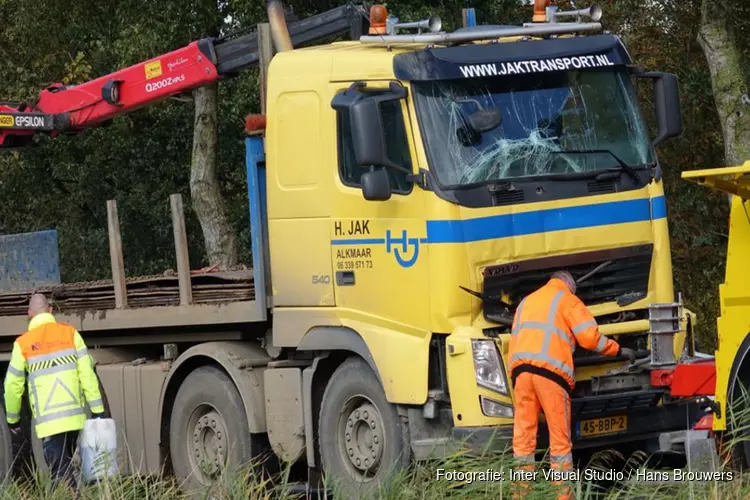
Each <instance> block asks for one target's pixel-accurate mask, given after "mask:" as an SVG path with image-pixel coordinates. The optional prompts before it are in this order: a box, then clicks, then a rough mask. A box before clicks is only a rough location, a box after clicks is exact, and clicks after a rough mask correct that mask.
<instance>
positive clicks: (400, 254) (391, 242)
mask: <svg viewBox="0 0 750 500" xmlns="http://www.w3.org/2000/svg"><path fill="white" fill-rule="evenodd" d="M397 245H400V247H399V246H397ZM410 247H411V248H412V249H413V250H412V251H413V252H414V254H413V255H412V256H411V258H410V259H406V258H404V256H406V255H408V254H409V248H410ZM391 250H393V255H394V256H395V257H396V261H397V262H398V263H399V265H400V266H401V267H411V266H413V265H414V263H415V262H417V258H418V257H419V238H407V237H406V229H404V230H403V231H401V237H400V238H393V237H391V230H390V229H387V230H386V232H385V251H386V252H387V253H391Z"/></svg>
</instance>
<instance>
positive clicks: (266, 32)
mask: <svg viewBox="0 0 750 500" xmlns="http://www.w3.org/2000/svg"><path fill="white" fill-rule="evenodd" d="M271 58H273V38H272V37H271V25H270V24H268V23H260V24H259V25H258V66H259V67H260V112H261V113H262V114H266V99H267V96H266V92H267V90H266V84H267V82H268V65H269V64H271Z"/></svg>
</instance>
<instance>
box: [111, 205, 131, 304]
mask: <svg viewBox="0 0 750 500" xmlns="http://www.w3.org/2000/svg"><path fill="white" fill-rule="evenodd" d="M107 230H108V231H109V259H110V262H111V265H112V284H113V286H114V289H115V307H116V308H117V309H124V308H126V307H128V291H127V288H126V286H125V263H124V261H123V258H122V239H121V238H120V218H119V217H118V215H117V201H116V200H107Z"/></svg>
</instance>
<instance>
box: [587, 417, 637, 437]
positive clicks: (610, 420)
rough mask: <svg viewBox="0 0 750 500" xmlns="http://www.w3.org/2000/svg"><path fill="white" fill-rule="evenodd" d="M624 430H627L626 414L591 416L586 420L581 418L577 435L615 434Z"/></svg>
mask: <svg viewBox="0 0 750 500" xmlns="http://www.w3.org/2000/svg"><path fill="white" fill-rule="evenodd" d="M626 430H628V417H627V416H626V415H618V416H616V417H604V418H591V419H588V420H581V421H580V422H579V423H578V435H579V436H580V437H591V436H603V435H605V434H616V433H618V432H624V431H626Z"/></svg>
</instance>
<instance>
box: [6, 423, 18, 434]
mask: <svg viewBox="0 0 750 500" xmlns="http://www.w3.org/2000/svg"><path fill="white" fill-rule="evenodd" d="M8 429H9V430H10V433H11V434H12V435H13V436H18V435H19V434H20V433H21V422H16V423H15V424H8Z"/></svg>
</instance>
